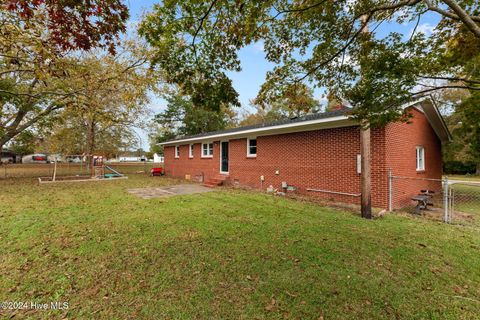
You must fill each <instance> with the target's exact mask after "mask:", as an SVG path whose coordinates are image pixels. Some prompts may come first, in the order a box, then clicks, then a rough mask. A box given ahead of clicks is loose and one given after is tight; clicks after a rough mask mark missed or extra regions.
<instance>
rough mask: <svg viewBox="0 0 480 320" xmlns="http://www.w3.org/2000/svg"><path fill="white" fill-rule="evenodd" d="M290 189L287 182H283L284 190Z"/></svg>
mask: <svg viewBox="0 0 480 320" xmlns="http://www.w3.org/2000/svg"><path fill="white" fill-rule="evenodd" d="M287 188H288V184H287V182H286V181H283V182H282V189H287Z"/></svg>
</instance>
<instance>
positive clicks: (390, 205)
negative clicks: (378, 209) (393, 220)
mask: <svg viewBox="0 0 480 320" xmlns="http://www.w3.org/2000/svg"><path fill="white" fill-rule="evenodd" d="M392 210H393V176H392V169H388V211H389V212H392Z"/></svg>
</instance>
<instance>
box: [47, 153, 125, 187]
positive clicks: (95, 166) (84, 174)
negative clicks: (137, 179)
mask: <svg viewBox="0 0 480 320" xmlns="http://www.w3.org/2000/svg"><path fill="white" fill-rule="evenodd" d="M66 158H67V159H71V160H72V161H71V162H70V161H67V162H68V163H67V166H68V168H69V169H70V167H71V166H75V167H77V168H78V167H79V169H80V172H79V173H78V174H76V175H73V176H72V175H66V176H58V174H57V173H58V172H57V171H58V170H57V169H58V163H57V161H56V160H55V162H54V168H53V175H52V176H51V177H40V178H38V182H39V183H57V182H87V181H111V180H118V179H128V177H127V176H125V175H123V174H122V173H120V172H118V171H117V170H115V169H113V168H111V167H110V166H108V165H106V164H105V161H104V159H105V157H104V156H101V155H71V156H67V157H66ZM70 163H73V164H72V165H71V164H70Z"/></svg>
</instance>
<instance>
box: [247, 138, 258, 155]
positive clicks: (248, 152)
mask: <svg viewBox="0 0 480 320" xmlns="http://www.w3.org/2000/svg"><path fill="white" fill-rule="evenodd" d="M250 140H255V141H256V143H257V144H256V145H255V153H250ZM257 153H258V140H257V138H256V137H252V138H247V158H256V157H257Z"/></svg>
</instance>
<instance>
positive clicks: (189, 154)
mask: <svg viewBox="0 0 480 320" xmlns="http://www.w3.org/2000/svg"><path fill="white" fill-rule="evenodd" d="M188 156H189V157H190V158H193V144H191V145H190V149H189V152H188Z"/></svg>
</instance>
